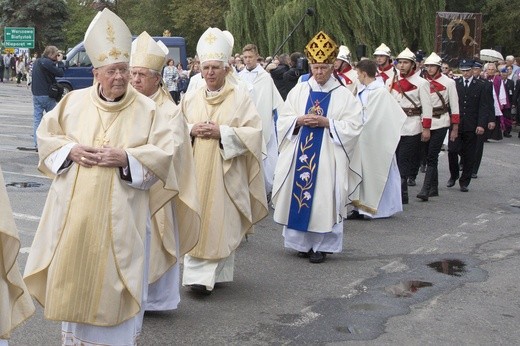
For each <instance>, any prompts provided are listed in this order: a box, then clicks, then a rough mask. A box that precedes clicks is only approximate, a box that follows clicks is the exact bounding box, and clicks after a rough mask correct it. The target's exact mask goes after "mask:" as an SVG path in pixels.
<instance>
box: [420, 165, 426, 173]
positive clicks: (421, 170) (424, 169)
mask: <svg viewBox="0 0 520 346" xmlns="http://www.w3.org/2000/svg"><path fill="white" fill-rule="evenodd" d="M419 171H420V172H421V173H426V165H421V167H420V168H419Z"/></svg>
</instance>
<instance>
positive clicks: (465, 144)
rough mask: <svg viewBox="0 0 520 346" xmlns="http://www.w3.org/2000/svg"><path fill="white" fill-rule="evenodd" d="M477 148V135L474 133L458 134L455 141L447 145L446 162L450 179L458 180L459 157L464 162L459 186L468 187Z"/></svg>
mask: <svg viewBox="0 0 520 346" xmlns="http://www.w3.org/2000/svg"><path fill="white" fill-rule="evenodd" d="M476 146H477V134H476V133H475V132H474V131H464V132H459V136H458V137H457V139H456V140H455V141H453V142H452V141H450V142H449V143H448V162H449V166H450V178H451V179H453V180H457V179H458V178H459V155H460V156H461V157H462V160H463V161H464V165H463V168H462V175H461V176H460V179H459V184H460V185H464V186H468V185H469V183H470V182H471V173H473V166H474V165H475V157H476V155H475V153H476Z"/></svg>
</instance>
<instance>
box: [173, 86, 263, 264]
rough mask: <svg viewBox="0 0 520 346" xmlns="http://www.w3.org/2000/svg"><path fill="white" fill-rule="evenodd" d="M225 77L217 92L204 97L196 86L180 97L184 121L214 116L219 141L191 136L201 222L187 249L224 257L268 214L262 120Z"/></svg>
mask: <svg viewBox="0 0 520 346" xmlns="http://www.w3.org/2000/svg"><path fill="white" fill-rule="evenodd" d="M229 78H230V76H228V77H227V78H226V83H225V85H224V87H223V89H222V90H221V91H220V93H219V94H218V95H217V96H213V97H208V96H206V90H205V88H200V89H197V90H196V91H194V92H192V93H187V94H186V95H185V96H184V98H183V100H182V101H181V111H182V113H183V114H184V115H185V117H186V119H187V122H188V124H195V123H199V122H204V121H213V122H215V123H217V124H218V125H220V132H221V140H220V141H219V140H216V139H201V138H196V137H195V138H194V141H193V156H194V159H195V171H196V177H197V188H198V195H199V201H200V202H201V207H202V214H201V215H202V225H201V234H200V239H199V242H198V244H197V245H196V246H195V248H194V249H193V250H192V251H191V252H190V253H189V254H190V256H193V257H197V258H203V259H222V258H226V257H228V256H229V255H230V254H231V252H232V251H233V250H235V249H236V248H237V247H238V245H239V244H240V241H241V240H242V237H243V236H244V235H245V234H246V232H248V231H250V230H251V229H252V227H253V225H254V224H255V223H256V222H258V221H260V220H261V219H262V218H264V217H265V216H266V215H267V213H268V211H267V200H266V194H265V187H264V178H263V175H262V153H261V150H262V122H261V119H260V117H259V116H258V113H257V111H256V109H255V106H254V104H253V102H252V101H251V99H250V97H249V95H248V93H247V91H246V90H243V88H239V87H237V86H236V85H234V84H232V83H231V82H230V79H229ZM220 144H222V148H220Z"/></svg>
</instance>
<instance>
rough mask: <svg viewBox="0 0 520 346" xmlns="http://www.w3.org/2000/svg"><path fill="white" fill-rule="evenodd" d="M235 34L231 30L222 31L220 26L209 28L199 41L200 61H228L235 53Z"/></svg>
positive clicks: (198, 52) (198, 53)
mask: <svg viewBox="0 0 520 346" xmlns="http://www.w3.org/2000/svg"><path fill="white" fill-rule="evenodd" d="M234 41H235V40H234V38H233V35H231V33H230V32H229V31H226V30H225V31H221V30H220V29H218V28H208V29H207V30H206V31H205V32H204V33H203V34H202V36H201V37H200V38H199V42H198V43H197V55H198V56H199V60H200V63H201V64H203V63H204V62H205V61H209V60H216V61H223V62H225V63H227V62H228V59H229V57H230V56H231V55H232V54H233V44H234Z"/></svg>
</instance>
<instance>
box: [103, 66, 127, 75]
mask: <svg viewBox="0 0 520 346" xmlns="http://www.w3.org/2000/svg"><path fill="white" fill-rule="evenodd" d="M117 73H119V74H120V75H121V76H122V77H126V76H128V73H129V70H128V69H127V68H124V67H123V68H111V69H108V70H105V71H104V74H105V76H107V77H115V75H116V74H117Z"/></svg>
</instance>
